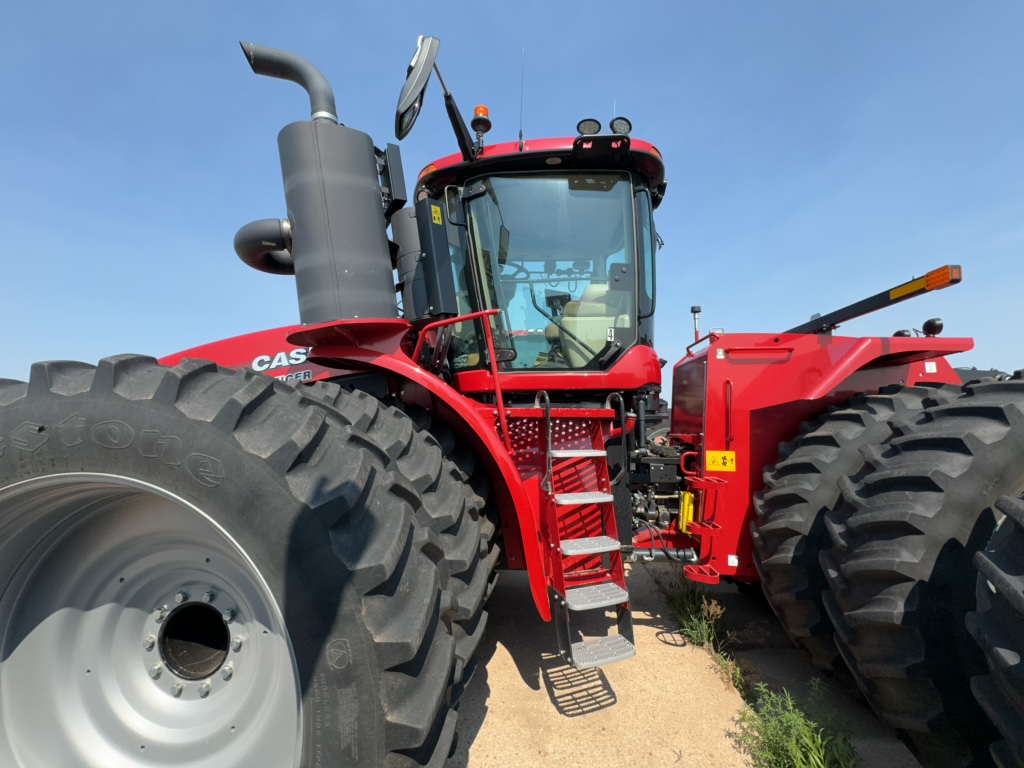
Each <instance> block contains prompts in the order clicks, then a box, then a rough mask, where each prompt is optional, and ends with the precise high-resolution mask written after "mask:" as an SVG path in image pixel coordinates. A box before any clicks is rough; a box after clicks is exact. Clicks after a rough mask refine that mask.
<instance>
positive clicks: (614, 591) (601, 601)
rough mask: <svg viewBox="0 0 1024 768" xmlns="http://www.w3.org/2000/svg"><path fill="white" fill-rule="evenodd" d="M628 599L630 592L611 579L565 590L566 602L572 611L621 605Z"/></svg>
mask: <svg viewBox="0 0 1024 768" xmlns="http://www.w3.org/2000/svg"><path fill="white" fill-rule="evenodd" d="M627 600H629V593H628V592H627V591H626V590H624V589H623V588H622V587H620V586H618V585H617V584H613V583H612V582H610V581H608V582H605V583H604V584H591V585H590V586H589V587H575V588H574V589H567V590H565V604H566V605H567V606H568V607H569V610H570V611H592V610H594V609H596V608H607V607H608V606H610V605H621V604H622V603H624V602H626V601H627Z"/></svg>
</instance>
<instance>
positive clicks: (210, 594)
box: [202, 589, 217, 603]
mask: <svg viewBox="0 0 1024 768" xmlns="http://www.w3.org/2000/svg"><path fill="white" fill-rule="evenodd" d="M215 597H217V593H216V592H214V591H213V590H212V589H210V590H207V591H206V592H203V597H202V601H203V602H204V603H212V602H213V599H214V598H215Z"/></svg>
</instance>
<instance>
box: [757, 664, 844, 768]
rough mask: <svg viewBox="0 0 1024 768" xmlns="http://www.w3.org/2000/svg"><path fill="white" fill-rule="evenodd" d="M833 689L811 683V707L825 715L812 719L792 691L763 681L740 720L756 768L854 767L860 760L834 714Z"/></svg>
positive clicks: (818, 682) (815, 680)
mask: <svg viewBox="0 0 1024 768" xmlns="http://www.w3.org/2000/svg"><path fill="white" fill-rule="evenodd" d="M827 695H828V687H827V686H826V685H825V684H824V683H822V682H821V681H820V680H819V679H817V678H814V679H813V680H811V695H810V698H809V699H808V709H810V710H811V711H813V712H819V713H821V716H820V717H819V718H818V720H812V719H811V718H810V717H808V716H807V714H806V713H805V712H804V711H803V710H802V709H800V707H799V706H797V704H796V702H795V701H793V697H792V696H790V695H789V692H788V691H786V690H785V689H783V690H782V691H781V692H776V691H772V690H770V689H769V688H768V687H767V686H766V685H765V684H764V683H758V684H757V685H756V686H755V687H754V690H753V702H752V703H751V704H749V705H748V706H747V707H746V709H744V711H743V712H742V713H741V714H740V716H739V727H740V732H739V742H740V745H741V746H742V747H743V749H744V751H746V752H747V754H749V755H750V757H751V760H752V761H753V764H754V767H755V768H853V767H854V766H858V765H860V758H859V757H858V756H857V753H856V752H855V751H854V749H853V746H852V745H851V744H850V738H849V735H848V734H847V733H846V731H845V729H844V728H843V727H842V726H841V724H840V723H838V722H837V721H836V720H835V718H834V716H832V715H830V714H829V708H828V706H827Z"/></svg>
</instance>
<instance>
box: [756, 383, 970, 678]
mask: <svg viewBox="0 0 1024 768" xmlns="http://www.w3.org/2000/svg"><path fill="white" fill-rule="evenodd" d="M959 392H960V388H959V387H954V386H936V387H928V386H918V387H900V386H891V387H885V388H883V389H882V390H880V391H879V392H878V393H877V394H873V395H857V396H856V397H854V398H853V399H852V400H850V402H848V403H846V404H845V405H843V406H840V407H837V408H830V409H829V410H828V411H827V412H826V413H824V414H823V415H821V416H820V417H818V418H817V419H816V420H814V421H813V422H805V423H804V424H802V425H801V429H800V435H799V436H798V437H797V438H796V439H795V440H794V441H792V442H789V443H782V444H781V445H780V446H779V456H780V461H779V462H778V463H777V464H773V465H771V466H768V467H766V468H765V470H764V482H765V488H764V490H762V491H759V492H758V493H756V494H755V495H754V509H755V510H756V512H757V519H756V520H754V521H753V522H751V524H750V532H751V536H752V537H753V541H754V565H755V566H756V567H757V572H758V574H759V575H760V577H761V587H762V588H763V589H764V593H765V597H767V598H768V603H769V604H770V605H771V607H772V610H773V611H774V612H775V615H776V616H777V617H778V619H779V623H780V624H781V625H782V628H783V629H784V630H785V631H786V634H787V635H789V638H790V640H792V641H793V643H794V644H795V645H797V646H798V647H800V648H803V649H804V650H805V651H807V653H808V654H810V657H811V661H812V662H813V663H814V665H815V666H816V667H818V668H820V669H826V670H827V669H832V668H834V667H835V666H836V663H837V661H838V652H837V651H836V645H835V642H834V640H833V639H832V635H833V632H834V629H833V627H832V622H831V621H830V620H829V618H828V615H827V614H826V613H825V608H824V605H823V604H822V599H821V595H822V592H824V591H825V590H826V589H827V588H828V585H827V583H826V581H825V576H824V574H823V573H822V571H821V565H820V564H819V563H818V555H819V553H820V552H821V550H822V549H827V548H828V547H829V546H830V540H829V538H828V533H827V532H826V531H825V511H826V510H828V509H831V508H832V507H833V506H835V504H836V502H837V501H838V499H839V480H840V479H842V478H843V477H846V476H847V475H851V474H853V473H855V472H856V471H857V470H858V469H859V468H860V467H861V465H862V464H863V463H864V457H863V456H862V455H861V453H860V449H861V448H862V447H864V446H868V445H880V444H882V443H884V442H885V441H886V440H888V439H889V437H890V436H891V435H892V427H891V426H890V424H892V423H893V422H899V421H902V420H903V419H906V418H908V417H909V416H910V415H912V414H916V413H918V412H919V411H920V410H921V408H922V407H924V406H925V405H926V404H935V403H937V402H945V401H947V400H950V399H952V398H953V397H956V395H957V394H959Z"/></svg>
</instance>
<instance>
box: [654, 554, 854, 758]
mask: <svg viewBox="0 0 1024 768" xmlns="http://www.w3.org/2000/svg"><path fill="white" fill-rule="evenodd" d="M663 588H664V592H665V596H666V599H667V601H668V605H669V608H670V609H671V611H672V613H673V616H674V618H675V619H676V621H677V622H678V624H679V631H680V633H681V634H682V635H683V636H684V637H686V638H687V640H689V641H690V642H691V643H693V644H694V645H696V646H699V647H701V648H706V649H707V650H708V652H709V653H710V654H711V657H712V658H713V659H714V660H715V663H716V664H717V665H718V668H719V671H720V672H721V673H722V677H723V678H724V679H725V680H726V681H727V682H729V683H731V684H732V685H733V686H734V687H735V688H736V690H738V691H739V692H740V694H742V695H743V697H744V699H745V700H746V702H747V704H746V707H745V708H744V710H743V712H741V713H740V716H739V720H738V724H739V735H738V740H739V744H740V746H741V747H742V749H743V750H744V751H745V752H746V753H747V754H749V755H750V758H751V761H752V762H753V765H754V768H853V766H858V765H860V758H859V757H858V756H857V753H856V752H855V751H854V749H853V747H852V746H851V744H850V739H849V736H848V734H847V733H846V730H845V728H844V727H843V725H842V723H840V722H839V720H838V718H837V717H836V716H835V715H834V714H832V710H831V708H830V707H829V706H828V696H829V690H828V687H827V686H826V685H825V684H824V683H822V682H821V681H820V680H819V679H817V678H814V679H812V680H811V694H810V696H809V698H808V704H807V708H808V709H809V710H810V711H812V712H815V713H819V714H818V718H817V719H816V720H812V719H811V718H810V717H808V716H807V714H806V713H805V712H804V710H802V709H801V708H800V707H799V706H798V705H797V703H796V702H795V701H794V700H793V697H792V696H790V694H789V692H787V691H786V690H785V689H783V690H782V691H781V692H776V691H773V690H771V689H769V688H768V687H767V686H766V685H765V684H764V683H758V684H757V685H755V686H753V687H752V688H751V687H749V685H748V683H747V680H746V679H745V677H744V673H743V669H742V667H741V666H740V665H739V664H738V663H737V662H736V660H735V659H733V658H732V657H731V656H729V654H728V653H726V651H725V649H724V646H725V645H727V644H728V643H727V641H723V640H722V638H721V636H720V631H721V624H722V617H723V616H724V615H725V608H723V607H722V605H721V603H719V602H718V601H716V600H715V599H714V598H712V597H710V596H709V595H708V594H707V592H706V591H705V590H704V589H703V588H702V587H701V586H700V585H699V584H695V583H694V582H692V581H690V580H689V579H687V578H686V577H685V576H684V575H683V573H682V571H678V572H676V574H675V575H674V576H673V577H672V579H671V580H670V581H669V582H668V583H667V584H664V585H663Z"/></svg>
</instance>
